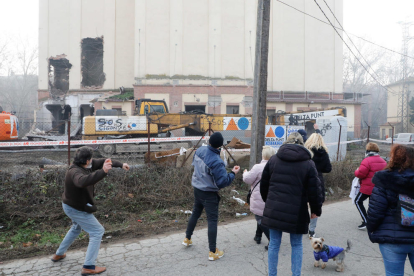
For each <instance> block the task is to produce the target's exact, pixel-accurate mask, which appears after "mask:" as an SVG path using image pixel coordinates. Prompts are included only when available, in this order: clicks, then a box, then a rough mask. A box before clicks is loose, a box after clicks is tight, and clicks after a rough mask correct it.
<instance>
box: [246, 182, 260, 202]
mask: <svg viewBox="0 0 414 276" xmlns="http://www.w3.org/2000/svg"><path fill="white" fill-rule="evenodd" d="M261 180H262V179H260V180H259V181H257V183H256V185H254V187H253V189H250V190H249V193H248V194H247V199H246V202H247V204H249V205H250V198H251V197H252V194H253V190H254V188H256V186H257V184H259V183H260V181H261Z"/></svg>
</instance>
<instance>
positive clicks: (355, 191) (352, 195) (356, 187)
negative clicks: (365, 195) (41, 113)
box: [349, 177, 361, 204]
mask: <svg viewBox="0 0 414 276" xmlns="http://www.w3.org/2000/svg"><path fill="white" fill-rule="evenodd" d="M360 188H361V184H360V182H359V178H358V177H354V179H353V180H352V186H351V192H350V193H349V197H350V198H352V203H353V204H355V198H356V196H357V195H358V193H359V189H360Z"/></svg>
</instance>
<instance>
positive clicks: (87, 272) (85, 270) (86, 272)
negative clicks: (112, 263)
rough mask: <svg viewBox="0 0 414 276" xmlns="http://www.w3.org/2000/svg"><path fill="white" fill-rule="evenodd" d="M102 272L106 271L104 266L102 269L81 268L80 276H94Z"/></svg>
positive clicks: (98, 267)
mask: <svg viewBox="0 0 414 276" xmlns="http://www.w3.org/2000/svg"><path fill="white" fill-rule="evenodd" d="M104 271H106V267H104V266H103V267H100V266H97V267H95V269H88V268H82V272H81V275H82V276H87V275H95V274H100V273H102V272H104Z"/></svg>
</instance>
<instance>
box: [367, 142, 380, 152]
mask: <svg viewBox="0 0 414 276" xmlns="http://www.w3.org/2000/svg"><path fill="white" fill-rule="evenodd" d="M366 150H367V151H375V152H379V151H380V149H379V147H378V145H377V144H376V143H372V142H369V143H368V144H367V146H366Z"/></svg>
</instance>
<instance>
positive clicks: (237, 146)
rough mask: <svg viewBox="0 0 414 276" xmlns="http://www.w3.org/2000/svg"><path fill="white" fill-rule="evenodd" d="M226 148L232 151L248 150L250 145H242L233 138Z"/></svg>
mask: <svg viewBox="0 0 414 276" xmlns="http://www.w3.org/2000/svg"><path fill="white" fill-rule="evenodd" d="M227 147H228V148H233V149H250V144H247V143H244V142H242V141H241V140H240V139H237V138H236V137H233V139H231V141H230V143H228V144H227Z"/></svg>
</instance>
